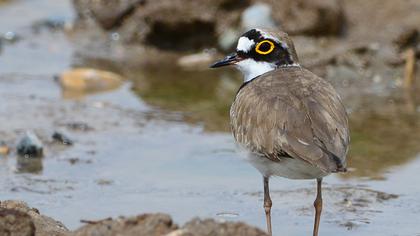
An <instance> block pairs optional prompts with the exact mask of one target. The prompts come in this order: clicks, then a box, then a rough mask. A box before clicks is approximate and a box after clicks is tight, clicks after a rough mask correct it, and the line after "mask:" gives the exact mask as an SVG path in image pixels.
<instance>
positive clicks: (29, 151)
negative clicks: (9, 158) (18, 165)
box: [17, 131, 43, 157]
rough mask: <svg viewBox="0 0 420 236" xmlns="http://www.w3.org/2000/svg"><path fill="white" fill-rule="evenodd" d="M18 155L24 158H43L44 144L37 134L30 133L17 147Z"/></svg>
mask: <svg viewBox="0 0 420 236" xmlns="http://www.w3.org/2000/svg"><path fill="white" fill-rule="evenodd" d="M17 153H18V155H20V156H24V157H42V155H43V145H42V142H41V140H40V139H39V138H38V137H37V136H36V134H35V133H33V132H31V131H28V132H26V134H25V136H24V137H23V138H22V139H21V140H20V142H19V144H18V145H17Z"/></svg>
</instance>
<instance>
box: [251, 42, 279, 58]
mask: <svg viewBox="0 0 420 236" xmlns="http://www.w3.org/2000/svg"><path fill="white" fill-rule="evenodd" d="M264 43H268V44H270V49H268V50H267V51H261V50H260V47H261V45H263V44H264ZM273 50H274V43H273V42H271V41H270V40H263V41H261V42H259V43H258V44H257V46H256V47H255V51H256V52H258V53H259V54H262V55H267V54H269V53H270V52H272V51H273Z"/></svg>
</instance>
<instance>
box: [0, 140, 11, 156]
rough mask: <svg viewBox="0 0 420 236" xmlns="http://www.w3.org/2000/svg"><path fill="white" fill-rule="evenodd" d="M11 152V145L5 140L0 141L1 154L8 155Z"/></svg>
mask: <svg viewBox="0 0 420 236" xmlns="http://www.w3.org/2000/svg"><path fill="white" fill-rule="evenodd" d="M9 152H10V148H9V146H7V144H5V143H4V142H0V155H3V156H6V155H8V154H9Z"/></svg>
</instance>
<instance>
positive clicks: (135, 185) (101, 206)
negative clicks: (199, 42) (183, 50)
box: [0, 0, 420, 236]
mask: <svg viewBox="0 0 420 236" xmlns="http://www.w3.org/2000/svg"><path fill="white" fill-rule="evenodd" d="M12 11H13V12H21V13H22V14H25V15H27V16H28V17H27V18H24V19H23V18H19V19H17V18H16V17H12V16H13V14H12V13H11V12H12ZM72 16H73V13H72V12H71V5H70V4H69V3H68V2H66V1H53V0H32V1H29V0H28V1H23V0H21V1H19V0H17V1H12V2H9V3H3V4H0V21H1V22H7V24H2V25H1V26H0V33H3V32H5V31H13V32H16V33H18V34H20V35H21V37H22V39H21V40H19V41H17V42H15V43H12V44H9V43H4V44H3V47H2V49H1V51H0V97H1V99H2V102H1V106H0V124H2V126H1V129H0V141H6V142H7V143H8V144H11V145H14V144H15V143H16V142H17V141H18V138H19V137H21V135H22V134H23V132H24V131H25V130H34V131H35V132H36V133H37V134H38V135H39V136H40V138H41V139H42V140H43V142H44V144H45V145H46V150H45V151H46V155H45V157H44V159H43V160H42V161H34V162H31V163H27V160H22V159H20V158H17V157H16V155H15V153H12V154H10V155H9V156H7V157H4V156H0V186H1V187H0V189H1V191H0V192H1V196H0V199H1V200H4V199H21V200H24V201H26V202H28V203H29V204H30V205H31V206H33V207H36V208H38V209H39V210H40V211H41V212H42V213H43V214H45V215H48V216H51V217H53V218H55V219H57V220H60V221H62V222H63V223H64V224H65V225H66V226H68V227H69V228H70V229H75V228H77V227H78V226H80V225H81V223H80V219H101V218H106V217H109V216H112V217H115V216H119V215H134V214H140V213H144V212H167V213H170V214H171V215H172V216H173V217H174V219H175V221H176V222H177V223H180V224H182V223H183V222H185V221H187V220H189V219H191V218H192V217H194V216H200V217H214V218H219V219H226V220H241V221H246V222H248V223H250V224H253V225H256V226H259V227H261V228H264V227H265V221H264V213H263V208H262V195H261V190H262V181H261V176H260V175H259V173H258V172H257V171H256V170H254V169H253V168H252V167H251V166H250V165H248V164H247V163H245V162H243V161H242V160H241V159H240V158H239V156H238V155H237V154H236V152H235V145H234V142H233V138H232V137H231V135H230V134H229V132H228V125H227V124H228V108H229V104H230V102H231V101H232V98H233V96H234V94H235V91H236V89H237V87H238V86H239V84H240V77H239V74H238V73H236V72H232V71H230V70H226V71H218V72H215V71H201V72H199V71H194V72H192V71H181V70H174V69H170V70H169V69H168V70H162V71H160V72H156V71H141V70H130V71H126V72H125V74H126V76H127V77H128V78H129V79H130V80H129V82H128V81H127V82H126V83H125V85H124V86H123V87H121V88H120V89H117V90H115V91H111V92H107V93H100V94H92V95H87V96H85V97H84V98H81V99H77V100H72V99H66V98H64V95H63V94H62V92H61V89H60V87H59V86H58V85H57V84H56V83H55V82H54V80H53V76H54V75H55V74H56V73H58V72H60V71H63V70H65V69H68V68H70V67H71V65H72V64H73V63H74V62H75V61H76V56H75V55H74V47H73V44H72V43H71V42H69V41H68V40H67V38H66V36H65V35H64V33H63V32H61V31H58V32H51V31H49V30H42V31H41V32H33V28H32V27H31V25H33V23H34V22H36V21H38V20H43V19H57V17H58V18H59V19H64V20H67V21H68V20H69V19H71V18H72ZM73 43H74V42H73ZM83 63H86V65H89V61H88V60H87V61H84V62H83ZM334 85H336V86H337V88H338V90H339V91H340V93H342V94H343V97H344V102H345V103H346V106H347V107H348V109H349V112H350V125H351V131H352V146H351V151H350V155H349V166H350V168H349V169H350V171H349V173H347V174H345V175H334V176H331V177H328V178H326V180H325V193H324V196H325V197H324V198H325V202H324V206H325V207H324V209H325V210H324V215H323V220H322V226H321V233H322V235H337V234H340V235H355V234H357V235H362V236H363V235H417V234H420V226H419V225H418V221H419V220H420V218H419V216H418V215H419V212H420V201H419V200H418V198H419V196H420V187H419V185H418V184H417V183H416V179H418V169H419V168H420V145H419V144H420V142H419V137H420V132H419V131H420V123H419V122H420V117H419V112H418V110H419V109H418V105H417V104H418V99H417V98H415V97H413V96H412V95H411V96H410V95H407V94H404V93H402V92H401V91H398V90H397V89H394V90H389V91H387V92H380V93H359V94H353V93H348V94H347V93H346V91H347V90H346V88H345V87H340V85H339V84H338V83H337V84H336V83H334ZM75 123H76V124H79V123H82V124H85V125H87V126H88V127H90V128H89V129H87V130H83V129H82V130H81V129H75V128H74V126H75V125H74V124H75ZM55 130H59V131H62V132H64V133H65V134H68V136H70V137H71V138H72V139H74V140H75V145H74V146H71V147H63V146H61V145H58V144H53V143H51V138H50V137H51V135H52V133H53V132H54V131H55ZM314 182H315V181H292V180H286V179H281V178H277V179H273V180H272V181H271V189H272V191H273V193H272V195H273V196H272V199H273V203H274V206H273V213H272V214H273V216H272V217H273V228H274V229H273V230H274V232H275V233H276V235H303V234H309V233H310V232H311V228H312V217H313V216H312V215H313V212H312V202H313V200H314V197H315V193H314V187H315V183H314ZM393 194H395V195H393ZM395 197H396V198H395Z"/></svg>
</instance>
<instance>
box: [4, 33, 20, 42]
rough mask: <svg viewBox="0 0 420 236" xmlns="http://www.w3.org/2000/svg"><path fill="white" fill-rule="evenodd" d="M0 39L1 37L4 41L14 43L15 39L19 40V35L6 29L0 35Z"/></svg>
mask: <svg viewBox="0 0 420 236" xmlns="http://www.w3.org/2000/svg"><path fill="white" fill-rule="evenodd" d="M0 39H2V41H3V42H5V43H16V42H17V41H19V40H21V39H22V38H21V36H19V35H18V34H16V33H15V32H13V31H7V32H6V33H4V34H3V35H2V36H0Z"/></svg>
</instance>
